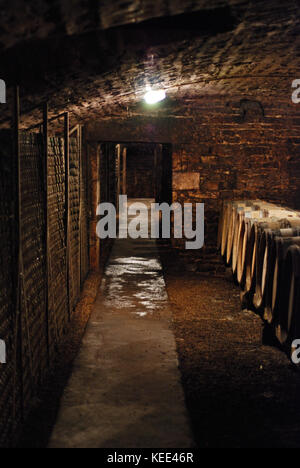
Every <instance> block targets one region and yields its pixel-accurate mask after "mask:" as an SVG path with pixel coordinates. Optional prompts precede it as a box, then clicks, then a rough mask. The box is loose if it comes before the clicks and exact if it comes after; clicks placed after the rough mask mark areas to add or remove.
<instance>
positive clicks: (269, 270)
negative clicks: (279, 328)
mask: <svg viewBox="0 0 300 468" xmlns="http://www.w3.org/2000/svg"><path fill="white" fill-rule="evenodd" d="M296 236H300V228H296V229H290V228H288V229H265V230H264V231H263V233H262V235H261V236H260V241H259V245H258V250H257V263H256V281H255V293H254V296H253V305H254V306H255V308H256V309H257V310H262V313H263V318H264V319H265V320H266V321H268V322H270V323H271V322H272V319H273V314H272V288H273V271H274V264H275V260H276V248H275V247H276V246H275V242H274V239H275V238H276V237H296Z"/></svg>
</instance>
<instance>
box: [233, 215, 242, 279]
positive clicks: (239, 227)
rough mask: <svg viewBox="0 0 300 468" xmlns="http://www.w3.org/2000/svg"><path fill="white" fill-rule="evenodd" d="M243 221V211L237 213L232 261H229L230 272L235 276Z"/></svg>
mask: <svg viewBox="0 0 300 468" xmlns="http://www.w3.org/2000/svg"><path fill="white" fill-rule="evenodd" d="M244 219H245V211H243V212H241V213H238V215H237V221H236V224H235V231H234V236H233V245H232V259H231V267H232V272H233V274H234V275H235V274H236V271H237V263H238V253H239V245H240V242H242V239H243V226H244V225H243V220H244Z"/></svg>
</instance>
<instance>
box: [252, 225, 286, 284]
mask: <svg viewBox="0 0 300 468" xmlns="http://www.w3.org/2000/svg"><path fill="white" fill-rule="evenodd" d="M284 225H285V222H284V221H282V220H278V219H276V218H264V219H263V220H262V219H256V218H254V219H251V220H250V223H249V224H248V229H250V233H249V234H248V242H247V245H246V246H245V248H246V252H245V288H244V289H245V291H246V292H250V291H251V292H253V293H254V288H255V279H256V263H257V262H256V259H257V251H258V245H259V242H260V236H261V234H262V232H263V231H264V229H280V228H281V227H284Z"/></svg>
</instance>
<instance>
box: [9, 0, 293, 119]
mask: <svg viewBox="0 0 300 468" xmlns="http://www.w3.org/2000/svg"><path fill="white" fill-rule="evenodd" d="M29 5H30V6H29ZM87 5H89V7H90V8H87ZM93 5H100V6H99V8H94V7H93ZM22 8H23V9H22ZM20 11H22V12H23V13H24V15H23V13H22V14H21V13H20ZM16 12H18V14H16ZM166 15H167V16H166ZM299 26H300V20H299V14H298V3H297V2H296V1H294V0H287V1H286V2H282V1H279V0H273V1H270V0H261V1H259V0H256V1H255V2H249V1H242V0H232V1H228V2H225V1H220V0H212V1H210V2H206V1H191V0H181V1H171V0H155V2H154V1H150V0H149V1H148V0H147V1H146V0H144V1H127V2H118V1H117V2H111V1H108V0H107V1H104V2H86V1H85V2H83V1H79V0H77V1H73V0H72V1H71V0H70V1H61V2H49V3H47V2H45V1H37V0H36V1H34V2H30V3H29V4H28V5H27V4H26V3H25V2H23V1H17V0H14V1H11V2H9V3H8V4H7V8H3V9H2V10H1V28H0V42H1V44H2V52H1V54H0V60H1V62H0V63H1V76H0V78H3V79H5V80H6V82H7V84H8V86H10V85H12V84H14V83H18V84H20V86H21V97H22V100H21V104H22V111H23V112H24V114H23V116H22V125H23V126H24V127H28V126H30V125H31V124H32V123H34V122H36V121H37V120H40V116H41V113H40V111H39V110H32V109H34V108H35V107H36V106H39V105H40V103H41V102H42V101H45V100H48V101H49V106H50V111H51V114H55V113H60V112H62V111H63V110H66V109H67V110H69V111H70V112H71V119H72V121H74V122H75V121H76V122H77V121H79V122H85V121H88V120H91V119H103V118H113V117H126V116H128V115H142V114H145V113H146V114H147V113H148V114H149V113H151V114H154V115H155V113H156V112H159V113H160V115H173V116H177V115H178V117H184V116H185V115H188V114H189V113H192V112H193V108H194V106H195V105H196V103H197V102H201V99H203V98H204V97H206V96H210V97H212V98H213V97H214V96H219V95H224V96H226V97H228V98H230V97H232V99H234V98H235V97H239V98H241V97H246V98H247V97H249V96H251V97H255V98H257V99H260V100H261V99H269V100H271V99H272V96H273V98H274V99H280V98H281V97H282V99H284V98H285V96H286V99H288V96H289V95H290V89H291V81H292V80H293V79H295V78H300V55H299V37H300V36H299V32H300V31H299ZM147 83H149V84H152V85H153V86H160V87H164V88H166V89H167V92H168V100H167V101H166V102H165V103H164V106H162V108H160V109H159V111H157V110H155V109H154V110H153V109H152V110H151V109H146V108H145V106H143V104H142V97H143V94H144V92H145V87H146V84H147ZM10 91H11V90H10V89H9V92H8V103H9V102H10V99H11V93H10ZM9 118H10V109H9V105H6V106H2V107H1V115H0V124H1V126H7V125H9Z"/></svg>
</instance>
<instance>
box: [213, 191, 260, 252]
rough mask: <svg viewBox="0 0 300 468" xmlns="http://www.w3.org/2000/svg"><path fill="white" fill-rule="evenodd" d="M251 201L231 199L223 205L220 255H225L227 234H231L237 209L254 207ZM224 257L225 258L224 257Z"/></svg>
mask: <svg viewBox="0 0 300 468" xmlns="http://www.w3.org/2000/svg"><path fill="white" fill-rule="evenodd" d="M254 208H255V207H254V205H253V202H252V201H251V200H250V201H233V202H230V203H228V204H227V205H225V209H224V215H223V221H222V235H221V255H222V256H223V257H225V256H226V255H227V241H228V236H230V237H231V236H232V234H231V232H232V223H233V218H234V217H235V215H236V213H237V211H239V212H240V211H243V210H244V209H247V210H248V209H249V210H252V209H254ZM225 259H226V258H225Z"/></svg>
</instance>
